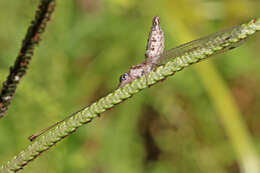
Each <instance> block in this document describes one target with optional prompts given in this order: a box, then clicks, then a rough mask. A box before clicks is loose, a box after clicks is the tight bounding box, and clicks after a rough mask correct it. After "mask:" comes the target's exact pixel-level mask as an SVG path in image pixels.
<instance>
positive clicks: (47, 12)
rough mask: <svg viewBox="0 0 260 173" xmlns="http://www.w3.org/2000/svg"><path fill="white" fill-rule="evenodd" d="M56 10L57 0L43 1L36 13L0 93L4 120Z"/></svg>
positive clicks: (0, 104) (0, 107) (0, 115)
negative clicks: (36, 47) (35, 49)
mask: <svg viewBox="0 0 260 173" xmlns="http://www.w3.org/2000/svg"><path fill="white" fill-rule="evenodd" d="M54 9H55V0H41V3H40V5H39V7H38V9H37V11H36V14H35V19H34V20H33V21H32V22H31V25H30V27H29V28H28V30H27V34H26V36H25V39H24V40H23V42H22V47H21V49H20V51H19V53H18V56H17V58H16V60H15V63H14V65H13V66H11V67H10V73H9V75H8V77H7V79H6V81H4V82H3V86H2V89H1V93H0V118H3V117H4V116H5V114H6V111H7V110H8V106H9V105H10V103H11V101H12V99H13V97H14V94H15V91H16V88H17V86H18V84H19V82H20V81H21V79H22V77H23V76H24V75H25V73H26V70H27V69H28V66H29V63H30V60H31V58H32V56H33V53H34V48H35V46H36V45H38V44H39V42H40V39H41V36H42V33H43V32H44V30H45V28H46V26H47V22H48V21H49V20H50V18H51V14H52V13H53V11H54Z"/></svg>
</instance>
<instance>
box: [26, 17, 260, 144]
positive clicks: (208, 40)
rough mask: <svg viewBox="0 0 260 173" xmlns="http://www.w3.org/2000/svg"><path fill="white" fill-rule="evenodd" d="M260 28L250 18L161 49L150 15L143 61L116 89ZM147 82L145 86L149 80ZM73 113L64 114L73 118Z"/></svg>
mask: <svg viewBox="0 0 260 173" xmlns="http://www.w3.org/2000/svg"><path fill="white" fill-rule="evenodd" d="M259 30H260V19H253V20H251V21H250V22H248V23H245V24H242V25H238V26H235V27H232V28H229V29H226V30H223V31H220V32H216V33H213V34H211V35H208V36H206V37H202V38H200V39H197V40H194V41H191V42H188V43H186V44H183V45H180V46H177V47H175V48H172V49H170V50H168V51H165V52H164V51H163V50H164V34H163V31H162V29H161V27H160V18H159V17H158V16H156V17H154V18H153V22H152V27H151V31H150V34H149V38H148V42H147V47H146V52H145V60H144V62H142V63H140V64H137V65H135V66H132V67H131V68H130V69H129V71H128V72H127V73H124V74H123V75H121V76H120V84H119V88H121V87H123V86H125V85H126V84H129V83H131V82H132V81H134V80H136V79H137V78H140V77H141V76H143V75H145V76H146V80H147V76H148V74H149V72H151V71H153V70H155V69H156V67H158V66H159V65H163V64H166V63H167V62H168V61H174V60H175V59H178V61H181V62H183V63H188V64H191V63H194V62H195V61H194V59H195V60H196V61H198V60H201V59H204V58H206V57H209V56H213V55H216V54H218V53H223V52H225V51H228V50H231V49H234V48H236V47H238V46H240V45H241V44H242V43H243V42H244V41H245V40H246V39H247V38H248V37H249V36H250V35H252V34H254V33H255V32H256V31H259ZM146 82H147V85H148V81H146ZM75 114H76V113H74V114H72V115H71V116H69V117H67V118H66V119H68V118H70V117H72V116H73V115H75ZM66 119H64V120H62V121H59V122H57V123H55V124H54V125H52V126H50V127H48V128H46V129H44V130H42V131H40V132H39V133H38V134H35V135H32V136H30V137H29V139H30V140H31V141H33V140H34V139H35V138H37V137H38V136H40V135H42V134H43V133H45V132H46V131H47V130H49V129H51V128H53V127H55V126H56V125H58V124H59V123H61V122H63V121H65V120H66Z"/></svg>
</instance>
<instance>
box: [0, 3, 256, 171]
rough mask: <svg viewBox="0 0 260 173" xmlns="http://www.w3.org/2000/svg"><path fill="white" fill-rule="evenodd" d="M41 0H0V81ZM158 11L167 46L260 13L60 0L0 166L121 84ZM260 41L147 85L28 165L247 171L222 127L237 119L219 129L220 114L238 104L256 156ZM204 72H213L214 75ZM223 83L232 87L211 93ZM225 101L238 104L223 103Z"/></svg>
mask: <svg viewBox="0 0 260 173" xmlns="http://www.w3.org/2000/svg"><path fill="white" fill-rule="evenodd" d="M38 3H39V2H37V1H35V0H24V1H14V0H12V1H0V11H1V15H0V26H1V27H0V81H1V83H2V82H3V81H4V80H5V79H6V76H7V75H8V72H9V66H10V65H12V64H13V62H14V60H15V58H16V56H17V54H18V51H19V49H20V46H21V41H22V39H23V38H24V35H25V33H26V30H27V27H28V26H29V24H30V21H31V20H32V19H33V17H34V13H35V10H36V8H37V6H38ZM155 15H159V16H160V17H161V25H162V28H163V30H164V32H165V37H166V43H165V44H166V50H167V49H170V48H172V47H174V46H177V45H179V44H181V43H184V42H187V41H190V40H186V38H187V39H188V38H189V37H188V36H187V35H188V33H187V32H189V34H191V33H192V35H193V36H194V37H195V38H198V37H201V36H205V35H207V34H209V33H212V32H216V31H219V30H221V29H224V28H227V27H230V26H234V25H237V24H241V23H244V22H247V21H249V20H250V19H252V18H254V17H260V1H259V0H219V1H217V0H215V1H213V0H178V1H177V0H175V1H173V0H172V1H170V0H168V1H167V0H160V1H156V0H144V1H138V0H73V1H71V0H68V1H61V0H58V2H57V7H56V11H55V13H54V15H53V17H52V20H51V22H49V24H48V27H47V30H46V32H45V33H44V35H43V39H42V42H41V44H40V46H39V47H37V48H36V49H35V50H36V52H35V55H34V56H33V60H32V62H31V64H30V69H29V70H28V72H27V75H26V76H25V77H24V78H23V80H22V81H21V83H20V85H19V87H18V89H17V93H16V95H15V97H14V100H13V101H12V104H11V106H10V107H9V111H8V112H7V115H6V117H5V118H3V119H1V120H0V146H1V147H0V161H1V163H5V162H6V161H8V160H9V159H11V158H12V157H13V156H14V155H15V154H17V153H18V152H19V151H21V150H22V149H24V148H26V146H28V145H29V144H30V142H29V141H28V140H27V137H28V136H30V135H31V134H33V133H35V132H37V131H39V130H41V129H42V128H45V127H47V126H49V125H51V124H52V123H54V122H56V121H58V120H61V119H63V118H65V117H66V116H68V115H69V114H71V113H73V112H75V111H77V110H79V109H80V108H82V107H84V106H87V105H88V104H90V103H91V102H93V101H95V100H96V99H98V98H100V97H102V96H104V95H106V94H107V93H109V92H111V91H112V90H113V89H115V88H116V87H117V85H118V83H119V76H120V75H121V74H122V73H124V72H126V71H127V70H128V68H129V67H130V66H131V65H135V64H137V63H140V62H142V61H143V60H144V53H145V47H146V41H147V37H148V33H149V30H150V27H151V20H152V17H153V16H155ZM259 45H260V34H259V33H258V34H256V35H254V37H252V38H250V39H249V40H248V41H247V42H246V44H244V45H243V46H242V47H240V48H238V49H234V50H233V51H231V52H227V53H225V54H221V55H218V56H216V57H214V58H212V59H209V60H207V61H204V62H201V63H199V64H196V65H193V66H192V67H189V68H186V69H184V70H183V71H181V72H178V73H176V74H175V75H174V76H172V77H170V78H168V79H167V80H166V81H164V82H161V83H159V84H158V85H156V86H153V87H151V88H149V89H145V90H144V91H142V92H140V93H138V94H136V95H135V96H134V97H133V98H131V99H129V100H127V101H126V102H124V103H123V104H120V105H118V106H116V107H115V108H114V109H112V110H110V111H107V112H106V113H104V114H102V115H101V118H100V119H96V120H94V121H93V122H92V123H90V124H87V125H86V126H84V127H83V128H80V129H79V130H78V131H77V132H76V133H74V134H72V135H71V136H69V137H67V138H66V139H65V140H63V141H62V142H60V143H58V144H57V146H55V147H54V148H52V149H51V150H49V151H48V152H45V153H43V154H42V155H41V156H40V157H39V158H38V159H36V160H35V161H33V162H32V163H30V164H29V165H28V166H26V168H25V169H24V171H25V172H48V173H52V172H53V173H54V172H55V173H59V172H63V173H64V172H93V173H117V172H124V173H128V172H129V173H130V172H131V173H132V172H135V173H138V172H152V173H157V172H158V173H159V172H164V173H167V172H171V173H172V172H176V173H177V172H178V173H188V172H189V173H201V172H205V173H206V172H211V173H222V172H223V173H238V172H240V171H239V162H238V157H237V154H236V151H235V149H234V147H233V145H232V142H231V140H230V137H229V135H228V134H227V131H226V130H225V129H226V128H227V127H229V126H230V127H231V126H233V124H232V120H231V121H229V123H230V124H227V123H226V124H224V123H222V122H223V120H222V118H221V115H222V117H223V115H225V113H226V114H229V112H230V110H236V111H239V112H237V113H236V114H237V115H239V116H241V117H240V118H241V119H242V122H243V123H244V124H245V125H246V127H247V128H246V129H245V130H247V131H248V132H249V133H248V134H246V135H247V137H248V139H250V138H251V139H252V141H253V145H252V146H253V147H254V149H256V152H257V153H260V125H259V124H260V116H259V112H260V90H259V87H260V68H259V67H260V59H259V57H260V56H259ZM194 67H195V68H194ZM207 68H210V69H212V68H214V70H215V73H214V76H212V75H213V74H211V73H208V72H207ZM201 74H206V75H201ZM217 78H219V79H220V80H217V81H214V79H217ZM223 86H224V88H226V90H225V91H227V92H210V91H212V90H213V91H214V90H216V91H218V88H219V87H220V88H221V87H223ZM210 89H212V90H210ZM229 95H230V97H229ZM216 97H219V98H220V99H222V100H217V99H214V98H216ZM226 98H229V99H230V98H233V99H234V103H235V104H234V105H232V104H231V106H225V107H223V109H221V103H220V102H221V101H222V102H223V103H222V104H225V101H226ZM231 100H232V99H231ZM227 102H228V101H227ZM231 112H232V111H231ZM220 114H221V115H220ZM237 135H238V136H239V135H240V134H237Z"/></svg>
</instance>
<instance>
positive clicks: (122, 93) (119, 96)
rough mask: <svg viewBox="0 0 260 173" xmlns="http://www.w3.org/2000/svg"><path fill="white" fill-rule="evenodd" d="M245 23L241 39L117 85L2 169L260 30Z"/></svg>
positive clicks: (259, 24) (12, 168)
mask: <svg viewBox="0 0 260 173" xmlns="http://www.w3.org/2000/svg"><path fill="white" fill-rule="evenodd" d="M241 26H242V30H241V34H239V35H238V37H237V39H231V40H228V41H227V42H226V43H225V45H222V46H218V47H207V48H205V49H203V50H202V51H200V53H198V54H193V55H191V56H190V57H189V58H188V59H187V57H185V56H182V57H176V58H174V59H172V60H171V61H169V62H168V63H166V64H165V65H161V66H159V67H158V68H157V69H156V70H155V71H152V72H150V73H149V74H148V76H147V79H146V77H145V76H142V77H140V78H138V79H136V80H134V81H133V82H131V83H129V84H127V85H125V86H123V87H122V88H118V89H116V90H115V91H113V92H111V93H109V94H108V95H107V96H104V97H102V98H100V99H99V100H98V101H96V102H94V103H92V104H91V105H89V106H87V107H86V108H84V109H82V110H80V111H79V112H77V113H75V114H74V115H73V116H70V117H69V118H67V119H66V120H65V121H63V122H62V123H60V124H58V125H57V126H56V127H55V128H52V129H50V130H49V131H48V132H46V133H44V134H43V135H42V136H39V138H37V139H36V140H35V141H34V142H33V143H32V144H31V145H29V146H28V147H27V148H26V149H25V150H23V151H21V152H20V153H18V154H17V155H16V156H15V157H14V158H13V159H11V160H10V161H8V162H7V163H6V164H4V165H2V166H1V167H0V172H16V171H19V170H21V169H23V168H24V166H25V165H27V164H29V163H30V162H31V161H33V160H34V159H35V158H37V157H38V156H39V155H40V154H41V153H43V152H44V151H47V150H48V149H50V148H51V147H53V146H55V144H56V143H57V142H59V141H61V140H62V139H63V138H65V137H67V136H68V135H70V134H71V133H73V132H75V131H76V130H77V129H78V128H79V127H81V126H83V125H84V124H86V123H89V122H91V121H92V120H93V119H94V118H96V117H98V116H99V115H100V114H101V113H104V112H105V111H107V110H109V109H111V108H113V107H114V106H115V105H117V104H119V103H122V102H123V101H124V100H126V99H128V98H130V97H131V96H133V95H134V94H136V93H138V92H140V91H141V90H143V89H144V88H147V87H148V85H147V81H146V80H148V84H149V86H151V85H154V84H156V83H158V82H160V81H163V80H164V79H166V78H167V77H169V76H171V75H173V74H175V73H176V72H178V71H181V70H182V69H184V68H185V67H188V66H190V65H192V64H194V63H197V62H200V61H201V60H204V59H207V58H208V57H210V55H213V54H215V53H216V51H220V50H221V49H223V48H225V47H227V46H229V45H230V44H234V43H236V42H239V41H241V39H244V38H245V37H248V36H250V35H253V34H254V33H255V32H256V31H260V18H258V19H254V20H251V21H250V22H248V23H245V24H243V25H241Z"/></svg>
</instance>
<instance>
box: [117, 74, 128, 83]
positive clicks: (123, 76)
mask: <svg viewBox="0 0 260 173" xmlns="http://www.w3.org/2000/svg"><path fill="white" fill-rule="evenodd" d="M127 76H128V74H127V73H124V74H122V75H121V76H120V78H119V81H120V82H123V81H125V80H126V78H127Z"/></svg>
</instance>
